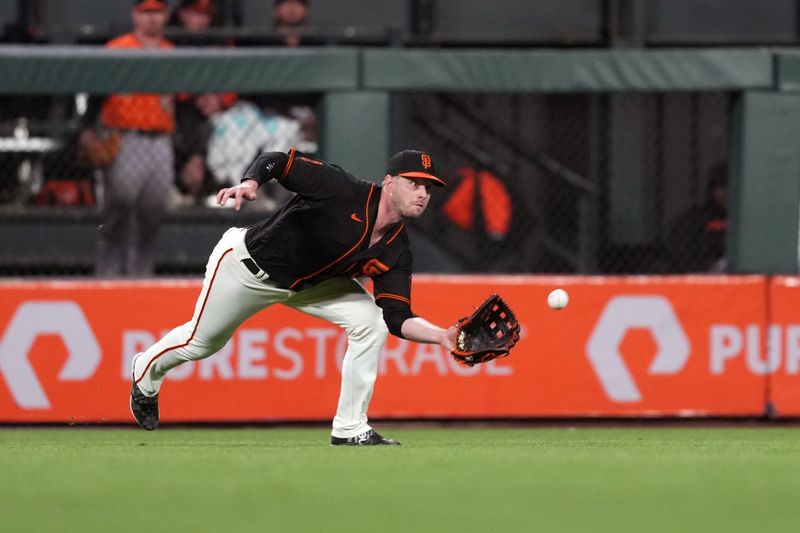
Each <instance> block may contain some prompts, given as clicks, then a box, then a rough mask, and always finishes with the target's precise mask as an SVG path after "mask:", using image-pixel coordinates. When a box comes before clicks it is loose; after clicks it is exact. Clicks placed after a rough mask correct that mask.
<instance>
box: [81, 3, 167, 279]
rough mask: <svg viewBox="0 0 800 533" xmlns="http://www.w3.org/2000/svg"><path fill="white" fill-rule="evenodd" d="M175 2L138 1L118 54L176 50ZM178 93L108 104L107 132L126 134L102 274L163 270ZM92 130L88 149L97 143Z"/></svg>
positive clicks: (108, 209) (109, 181)
mask: <svg viewBox="0 0 800 533" xmlns="http://www.w3.org/2000/svg"><path fill="white" fill-rule="evenodd" d="M168 18H169V4H168V3H167V2H165V1H160V0H136V1H135V2H134V6H133V9H132V10H131V19H132V21H133V31H132V32H131V33H126V34H125V35H122V36H120V37H117V38H115V39H112V40H111V41H109V42H108V43H107V44H106V46H107V47H108V48H113V49H170V48H173V45H172V43H170V42H169V41H167V40H166V39H165V38H164V30H165V27H166V24H167V19H168ZM173 107H174V105H173V99H172V96H171V95H164V94H150V93H130V94H112V95H110V96H108V97H107V98H106V99H105V100H104V101H103V103H102V109H101V111H100V121H101V123H102V128H104V129H106V130H112V131H115V132H118V133H119V138H120V146H119V152H118V153H117V155H116V157H115V158H114V160H113V162H112V163H110V166H109V168H108V170H107V172H106V173H105V176H104V187H103V204H102V205H103V207H102V211H103V212H102V218H103V222H102V225H101V226H100V228H99V243H98V250H97V254H98V256H97V261H96V266H95V273H96V274H97V275H98V276H100V277H103V278H113V277H121V276H133V277H147V276H151V275H152V274H153V273H154V271H155V249H156V243H157V240H158V234H159V230H160V226H161V221H162V218H163V215H164V213H165V212H166V210H167V208H168V199H169V197H170V193H171V190H172V187H173V181H174V176H175V174H174V168H173V157H174V155H173V148H172V133H173V131H174V130H175V116H174V110H173ZM95 135H96V134H95V133H94V131H93V130H92V129H86V130H84V131H83V132H82V133H81V139H80V142H81V144H84V145H89V144H91V143H92V142H96V137H95V138H93V137H94V136H95Z"/></svg>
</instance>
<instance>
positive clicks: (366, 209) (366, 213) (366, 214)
mask: <svg viewBox="0 0 800 533" xmlns="http://www.w3.org/2000/svg"><path fill="white" fill-rule="evenodd" d="M292 156H294V148H293V149H292V152H291V154H290V159H289V161H290V163H291V160H292V159H291V157H292ZM374 191H375V184H374V183H373V184H372V185H371V186H370V188H369V194H368V195H367V204H366V205H365V206H364V221H365V222H364V233H363V234H362V235H361V238H360V239H358V242H357V243H355V244H354V245H353V246H352V248H350V249H349V250H347V251H346V252H345V253H344V254H342V255H341V256H340V257H339V258H338V259H336V260H334V261H332V262H331V263H329V264H327V265H325V266H324V267H322V268H320V269H319V270H317V271H316V272H314V273H313V274H309V275H308V276H304V277H302V278H298V279H296V280H295V281H294V283H292V284H291V285H289V288H290V289H294V288H295V287H296V286H297V285H298V284H299V283H301V282H303V281H305V280H307V279H311V278H313V277H315V276H318V275H320V274H322V273H323V272H325V271H326V270H328V269H329V268H331V267H332V266H333V265H335V264H336V263H338V262H339V261H341V260H342V259H344V258H345V257H347V256H348V255H350V254H351V253H353V251H354V250H355V249H356V248H358V247H359V245H360V244H361V243H362V242H364V238H365V237H366V236H367V235H369V231H370V229H369V201H370V199H371V198H372V193H373V192H374Z"/></svg>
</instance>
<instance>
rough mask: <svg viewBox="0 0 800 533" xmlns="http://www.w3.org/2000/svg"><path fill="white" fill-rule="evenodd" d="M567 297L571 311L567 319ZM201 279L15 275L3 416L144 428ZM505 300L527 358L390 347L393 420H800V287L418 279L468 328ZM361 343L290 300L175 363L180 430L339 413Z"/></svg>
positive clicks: (168, 416) (389, 413)
mask: <svg viewBox="0 0 800 533" xmlns="http://www.w3.org/2000/svg"><path fill="white" fill-rule="evenodd" d="M556 286H561V287H564V288H566V289H567V290H568V291H569V292H570V295H571V298H572V300H571V303H570V305H569V306H568V307H567V308H566V309H564V310H562V311H552V310H550V309H549V308H548V307H547V305H546V303H545V301H546V296H547V293H548V292H549V291H550V290H551V289H552V288H553V287H556ZM199 288H200V283H199V282H198V281H168V282H164V281H147V282H73V281H42V282H28V281H20V282H13V281H12V282H3V283H0V301H2V302H3V305H2V306H0V375H2V377H1V378H0V422H14V423H20V422H22V423H36V422H127V421H130V414H129V412H128V393H129V387H130V381H129V376H128V372H129V370H128V369H129V361H130V359H131V357H132V356H133V355H134V354H135V353H137V352H138V351H140V350H142V349H143V348H145V347H147V346H148V345H149V344H151V343H152V342H154V341H155V340H156V337H157V336H159V335H161V334H162V333H164V332H166V331H167V330H169V329H170V328H172V327H174V326H175V325H178V324H179V323H182V322H184V321H186V320H188V318H189V317H190V314H191V312H192V310H193V308H194V302H195V298H196V296H197V294H198V293H199ZM494 291H498V292H500V293H501V294H502V295H503V296H504V297H506V298H507V299H508V301H509V302H510V304H511V305H512V307H514V308H515V309H516V310H517V311H518V314H519V318H520V320H521V322H522V324H523V334H522V339H521V340H520V342H519V344H518V346H517V347H516V348H515V350H514V353H513V354H512V355H511V356H510V357H508V358H504V359H500V360H497V361H495V362H492V363H490V364H486V365H481V366H476V367H474V368H468V367H464V366H460V365H458V364H456V363H455V362H454V361H453V360H452V359H451V358H450V357H449V355H448V354H446V353H444V351H443V350H442V349H440V348H439V347H438V346H432V345H417V344H413V343H408V342H406V341H403V340H400V339H397V338H394V337H390V339H389V342H388V344H387V346H386V349H385V351H384V354H383V358H382V360H381V363H380V374H381V375H380V377H379V380H378V384H377V387H376V391H375V395H374V398H373V401H372V406H371V409H370V413H371V416H372V417H376V418H377V417H380V418H399V419H402V418H464V417H466V418H494V417H526V418H527V417H604V416H613V417H652V416H694V417H704V416H731V417H741V416H745V417H757V416H762V415H765V414H769V415H771V416H778V417H796V416H800V376H799V375H798V374H799V373H800V311H798V309H797V306H796V305H795V304H794V303H795V302H796V301H797V299H798V298H797V296H798V292H799V291H800V278H798V277H776V278H769V277H765V276H760V275H753V276H681V277H541V276H496V277H487V276H479V277H475V276H422V275H421V276H416V277H415V283H414V303H415V304H414V305H415V310H416V311H417V312H418V313H421V314H423V315H425V316H428V317H430V318H431V319H432V320H433V321H435V322H438V323H441V324H451V323H453V322H454V321H455V319H456V318H457V317H458V315H460V314H464V313H466V312H468V310H469V309H471V308H472V306H474V305H477V304H478V303H479V302H480V301H481V300H482V299H483V298H484V297H485V296H486V295H488V294H489V293H491V292H494ZM345 341H346V338H345V336H343V334H342V333H341V331H340V330H339V329H338V328H336V327H335V326H333V325H332V324H329V323H327V322H323V321H320V320H318V319H314V318H311V317H307V316H305V315H301V314H299V313H297V312H296V311H293V310H289V309H286V308H283V307H277V306H276V307H273V308H270V309H268V310H266V311H264V312H262V313H260V314H259V315H257V316H255V317H253V318H252V319H250V320H249V321H247V322H246V323H245V324H244V325H243V326H242V327H241V328H240V329H239V330H238V331H237V333H236V334H235V336H234V338H233V339H232V341H231V342H230V343H229V344H228V345H227V346H226V347H225V348H223V350H222V351H221V352H220V353H218V354H216V355H215V356H213V357H211V358H209V359H206V360H204V361H202V362H197V363H189V364H186V365H183V366H181V367H179V368H177V369H175V370H174V371H173V372H172V373H171V374H170V376H169V378H168V380H167V382H166V383H165V386H164V388H163V389H162V418H163V420H164V421H165V422H181V421H183V422H185V421H192V422H200V421H209V422H213V421H279V420H327V419H330V418H331V417H332V416H333V413H334V410H335V407H336V400H337V395H338V389H339V368H340V365H341V358H342V356H343V353H344V347H345Z"/></svg>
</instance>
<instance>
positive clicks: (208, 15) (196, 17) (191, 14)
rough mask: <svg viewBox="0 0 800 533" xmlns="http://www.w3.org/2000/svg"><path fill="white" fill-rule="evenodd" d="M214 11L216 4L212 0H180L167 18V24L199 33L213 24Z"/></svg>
mask: <svg viewBox="0 0 800 533" xmlns="http://www.w3.org/2000/svg"><path fill="white" fill-rule="evenodd" d="M215 11H216V6H215V5H214V2H213V1H212V0H181V3H180V5H179V6H178V8H177V9H176V10H175V11H174V12H173V13H172V16H171V17H170V19H169V25H170V26H180V27H181V28H184V29H186V30H187V31H190V32H195V33H201V32H203V31H205V30H207V29H209V28H210V27H211V25H212V24H213V22H214V13H215Z"/></svg>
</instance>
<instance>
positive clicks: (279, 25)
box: [265, 0, 318, 153]
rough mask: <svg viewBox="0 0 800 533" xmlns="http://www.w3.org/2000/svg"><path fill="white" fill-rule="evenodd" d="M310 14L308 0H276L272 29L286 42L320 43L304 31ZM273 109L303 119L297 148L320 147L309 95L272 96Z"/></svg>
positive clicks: (306, 150)
mask: <svg viewBox="0 0 800 533" xmlns="http://www.w3.org/2000/svg"><path fill="white" fill-rule="evenodd" d="M308 14H309V4H308V0H275V7H274V10H273V29H274V31H275V32H276V33H278V34H279V35H280V36H281V39H282V42H283V44H284V45H285V46H288V47H295V46H300V45H302V44H318V43H316V42H313V41H312V40H309V38H308V36H307V35H304V33H305V32H306V30H307V29H308V28H307V22H308ZM265 107H267V108H269V109H270V110H271V112H272V113H277V114H281V115H286V116H289V117H291V118H293V119H294V120H296V121H298V122H299V123H300V131H301V134H302V135H301V142H302V144H301V145H299V146H297V148H298V149H299V150H300V151H302V152H307V153H313V152H316V150H317V115H316V113H315V112H314V109H313V107H312V105H310V104H309V98H308V96H306V95H299V96H286V95H284V96H281V97H272V98H270V99H269V101H268V102H267V103H266V105H265Z"/></svg>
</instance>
